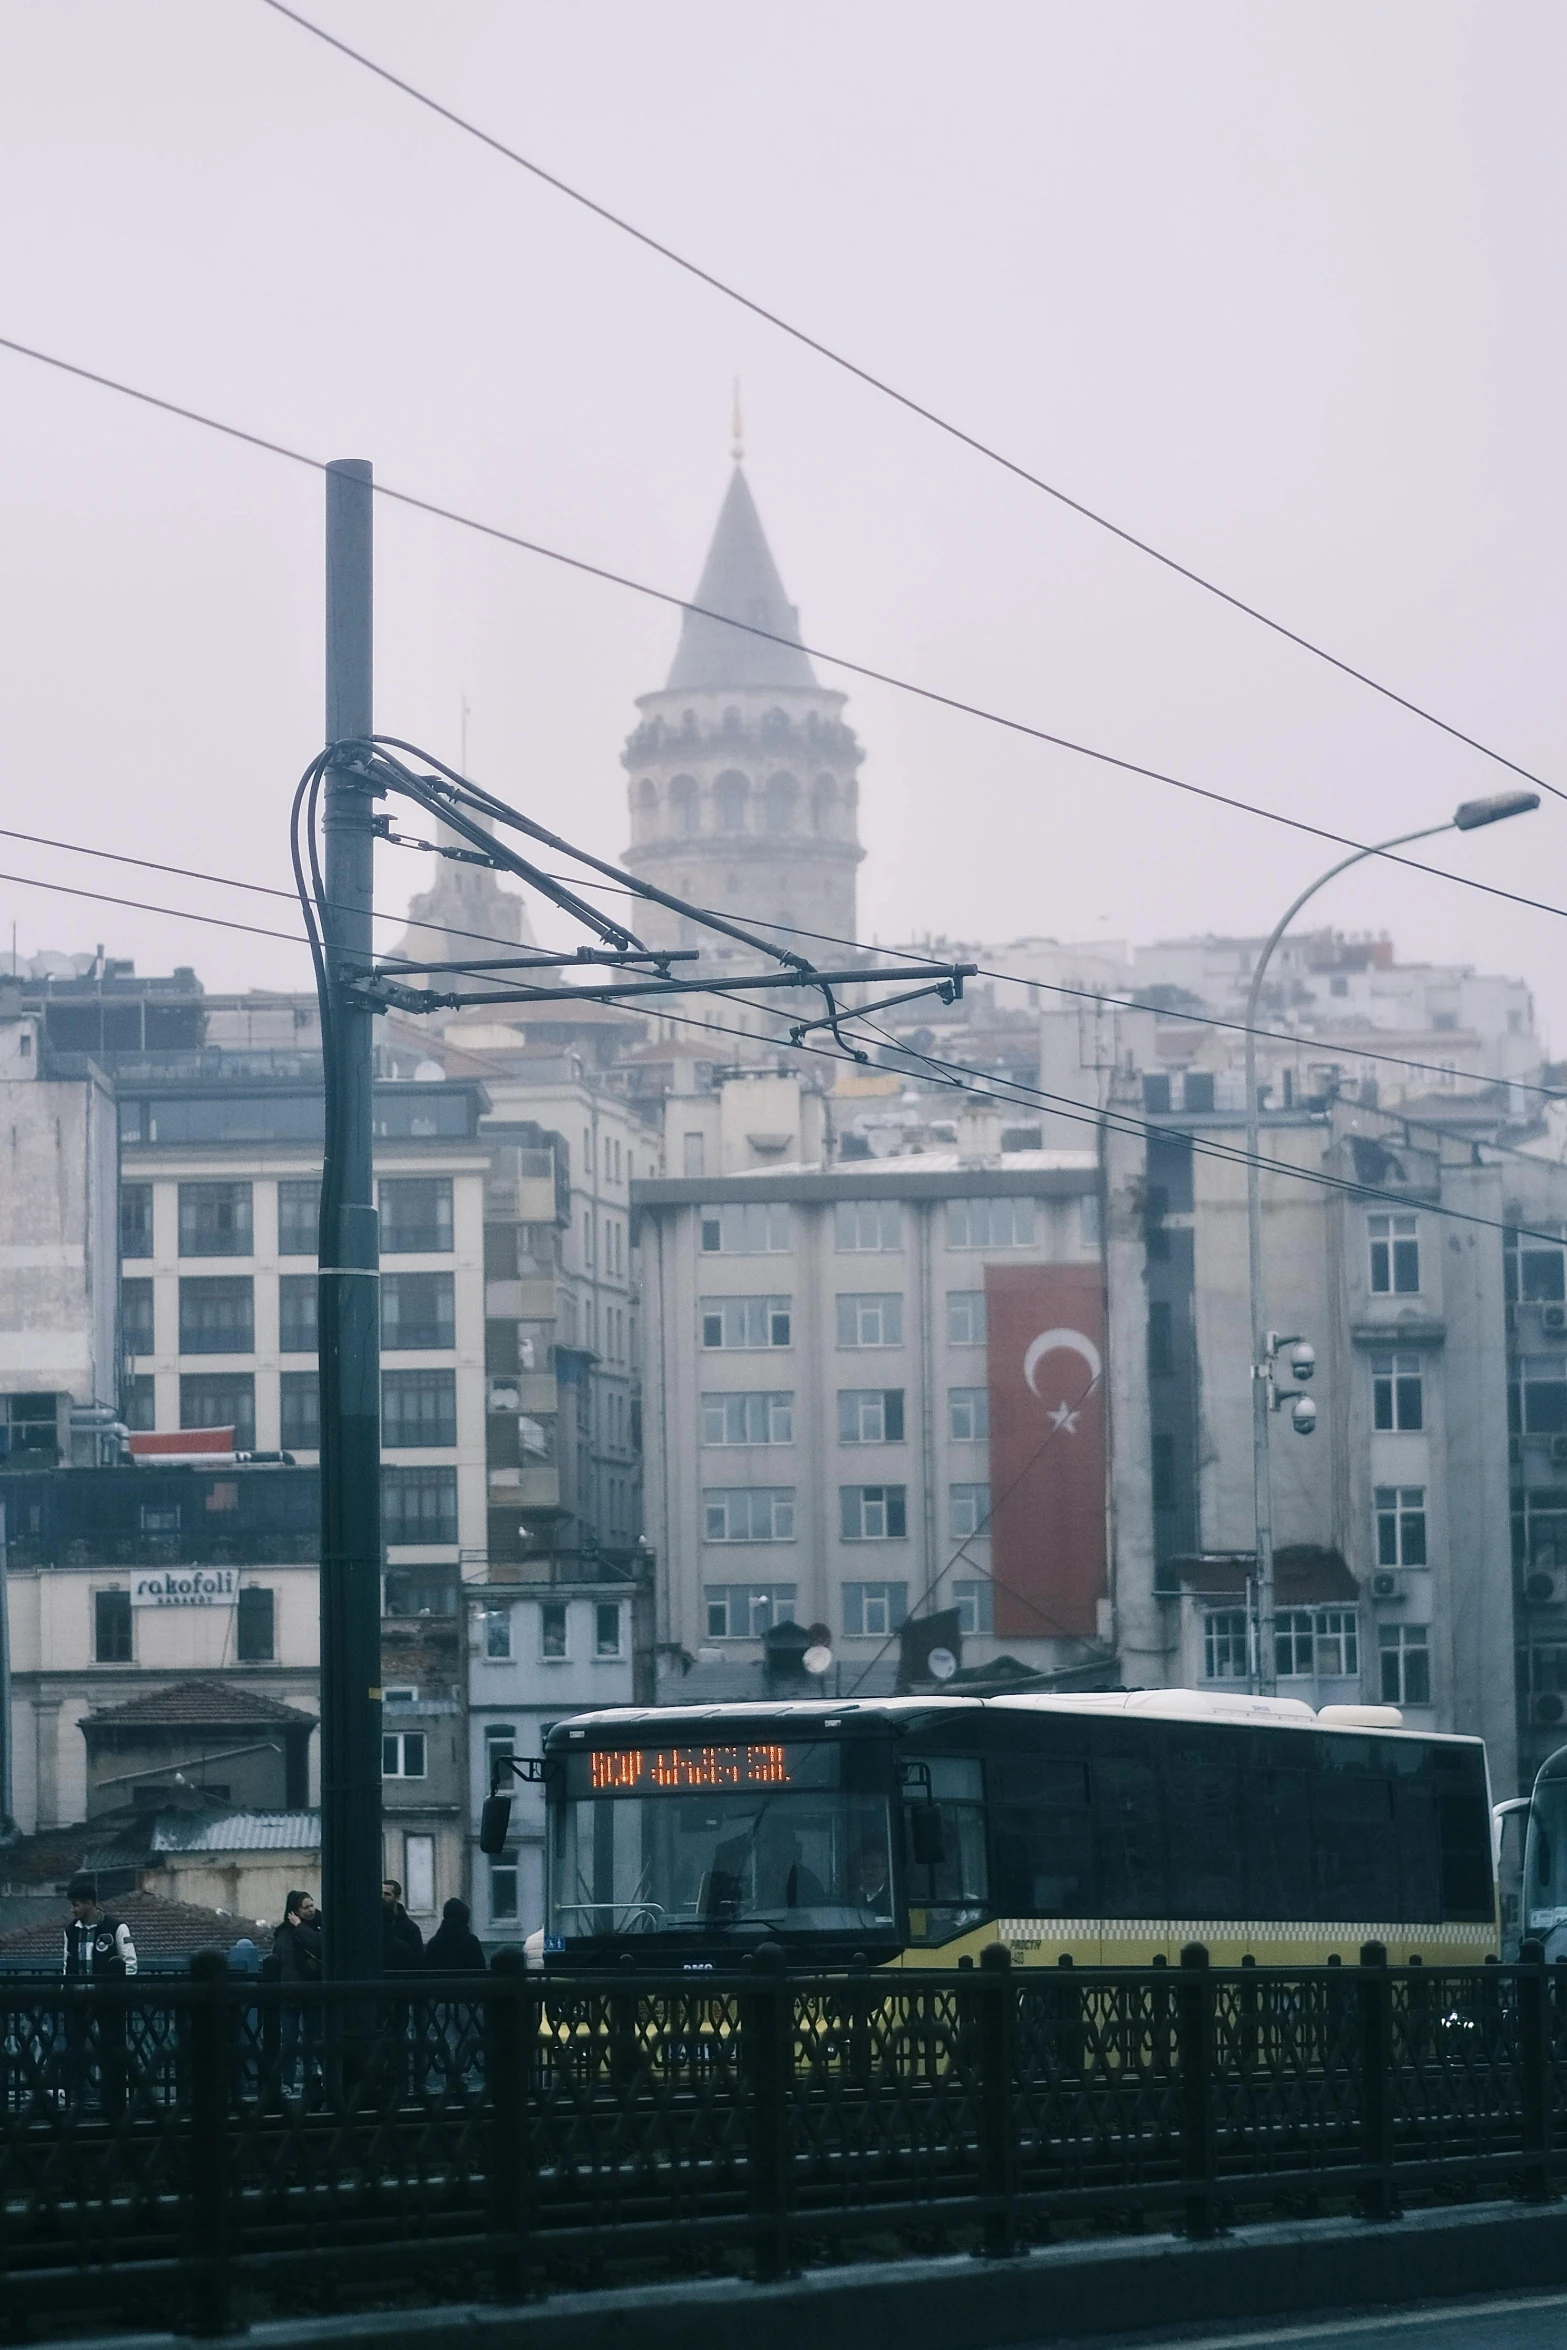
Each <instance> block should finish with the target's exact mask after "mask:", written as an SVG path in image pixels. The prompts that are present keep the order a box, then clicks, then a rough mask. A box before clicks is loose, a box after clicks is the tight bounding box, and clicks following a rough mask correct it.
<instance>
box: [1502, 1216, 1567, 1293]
mask: <svg viewBox="0 0 1567 2350" xmlns="http://www.w3.org/2000/svg"><path fill="white" fill-rule="evenodd" d="M1502 1273H1503V1287H1504V1293H1505V1295H1506V1299H1507V1303H1508V1304H1509V1305H1510V1306H1512V1305H1526V1306H1532V1305H1542V1306H1545V1305H1551V1306H1554V1305H1560V1304H1561V1303H1562V1301H1563V1300H1564V1299H1567V1258H1564V1256H1563V1253H1562V1249H1561V1246H1560V1244H1557V1245H1555V1246H1553V1245H1552V1244H1551V1243H1550V1242H1549V1241H1544V1240H1539V1239H1537V1238H1536V1237H1535V1235H1534V1234H1533V1233H1528V1234H1524V1233H1521V1232H1508V1233H1506V1234H1505V1235H1504V1236H1503V1240H1502Z"/></svg>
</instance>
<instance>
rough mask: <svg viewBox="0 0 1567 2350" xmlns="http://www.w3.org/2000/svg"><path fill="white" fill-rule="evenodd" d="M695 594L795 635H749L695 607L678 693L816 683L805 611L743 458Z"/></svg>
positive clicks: (682, 647) (686, 628)
mask: <svg viewBox="0 0 1567 2350" xmlns="http://www.w3.org/2000/svg"><path fill="white" fill-rule="evenodd" d="M692 601H693V603H696V604H700V605H702V606H703V607H704V608H705V610H706V611H707V612H721V613H723V614H724V615H725V617H726V618H728V619H730V620H741V621H745V622H746V623H747V624H748V625H749V626H750V627H752V628H765V629H768V630H769V631H770V632H771V637H782V638H784V639H786V640H787V641H786V642H784V643H782V644H777V643H774V642H772V641H771V638H770V637H766V636H748V635H747V634H746V633H745V631H744V630H743V629H739V628H725V627H724V625H723V622H722V621H720V620H708V619H706V618H704V616H703V614H702V613H701V612H687V614H686V616H685V619H684V621H683V622H682V623H681V629H680V643H679V645H678V647H677V648H676V652H675V662H674V667H673V668H672V669H671V670H670V672H669V685H668V688H667V690H668V691H669V692H670V693H691V692H698V693H699V692H701V691H702V690H703V689H704V688H705V689H709V690H711V689H714V688H716V689H719V690H722V689H723V688H724V687H726V686H738V685H773V686H791V685H792V686H814V685H815V683H816V676H815V672H814V671H813V670H812V668H811V664H810V662H809V660H808V659H807V657H806V655H805V652H804V650H803V649H802V647H801V645H800V623H799V618H798V615H797V614H796V612H795V608H794V606H793V605H792V604H791V603H790V601H789V599H788V597H787V596H786V595H785V594H784V585H783V581H782V580H781V579H780V578H779V576H778V566H777V564H776V563H775V562H774V561H773V557H772V549H771V548H770V547H769V546H768V544H767V538H766V534H765V533H764V531H763V529H762V518H761V516H760V515H759V514H758V513H757V511H756V500H755V499H754V498H753V497H752V495H751V491H750V487H749V485H748V483H747V481H746V478H745V475H744V474H743V473H742V472H741V470H740V468H739V466H738V465H737V466H736V467H735V469H734V473H733V476H732V477H731V480H730V483H729V488H728V490H727V492H726V493H725V497H724V502H723V506H722V508H721V509H720V511H719V516H718V528H717V529H716V530H715V531H714V533H713V543H712V545H711V546H710V547H709V548H708V551H707V561H706V563H704V565H703V566H702V577H701V580H700V581H699V583H698V586H697V591H696V594H695V596H694V597H693V598H692Z"/></svg>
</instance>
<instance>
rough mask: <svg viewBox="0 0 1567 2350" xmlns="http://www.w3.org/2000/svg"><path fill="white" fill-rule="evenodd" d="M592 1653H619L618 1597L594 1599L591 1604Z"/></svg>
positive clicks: (611, 1654) (613, 1654)
mask: <svg viewBox="0 0 1567 2350" xmlns="http://www.w3.org/2000/svg"><path fill="white" fill-rule="evenodd" d="M593 1653H594V1655H595V1656H605V1657H608V1656H619V1654H620V1602H619V1600H618V1599H600V1600H595V1601H594V1604H593Z"/></svg>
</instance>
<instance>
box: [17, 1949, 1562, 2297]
mask: <svg viewBox="0 0 1567 2350" xmlns="http://www.w3.org/2000/svg"><path fill="white" fill-rule="evenodd" d="M1564 2159H1567V1968H1550V1969H1548V1968H1547V1967H1546V1966H1545V1964H1544V1963H1543V1960H1542V1958H1541V1957H1540V1955H1539V1951H1538V1946H1537V1945H1531V1946H1526V1954H1525V1958H1524V1961H1523V1962H1522V1963H1521V1964H1519V1965H1517V1966H1509V1967H1502V1966H1496V1965H1488V1966H1485V1967H1471V1968H1460V1969H1450V1968H1437V1967H1421V1966H1418V1965H1415V1966H1408V1967H1396V1968H1395V1967H1390V1966H1389V1965H1388V1964H1387V1961H1386V1957H1385V1954H1384V1953H1383V1952H1382V1950H1381V1948H1380V1946H1379V1945H1376V1944H1368V1945H1367V1946H1366V1948H1365V1950H1364V1951H1363V1953H1362V1959H1361V1964H1360V1965H1359V1966H1356V1967H1333V1966H1329V1967H1325V1968H1316V1969H1310V1970H1298V1969H1282V1968H1279V1969H1275V1968H1264V1967H1253V1966H1243V1967H1239V1968H1235V1969H1224V1970H1220V1969H1217V1968H1211V1967H1210V1966H1209V1965H1208V1962H1207V1955H1206V1953H1205V1952H1204V1951H1203V1950H1202V1949H1201V1948H1200V1947H1197V1946H1193V1947H1192V1948H1191V1949H1189V1950H1188V1951H1187V1952H1185V1953H1184V1954H1183V1959H1182V1963H1181V1965H1180V1966H1179V1967H1160V1966H1157V1965H1156V1966H1153V1967H1150V1968H1139V1969H1135V1970H1133V1969H1125V1970H1122V1969H1112V1968H1097V1967H1094V1968H1090V1967H1070V1966H1067V1965H1065V1964H1063V1965H1062V1966H1060V1967H1058V1968H1050V1969H1032V1968H1029V1969H1018V1970H1014V1969H1013V1968H1012V1967H1011V1965H1010V1964H1009V1961H1008V1954H1007V1952H1006V1951H1005V1950H1004V1949H1003V1948H1001V1947H999V1946H997V1947H996V1948H994V1949H992V1950H990V1951H987V1952H986V1953H985V1954H984V1958H983V1960H982V1963H981V1964H980V1966H978V1967H977V1968H976V1967H967V1968H963V1969H960V1970H958V1971H956V1972H952V1973H947V1972H939V1973H938V1972H934V1971H931V1972H926V1971H923V1970H915V1969H909V1970H907V1971H903V1970H897V1971H891V1972H889V1971H886V1970H870V1969H868V1968H865V1967H863V1966H859V1967H856V1968H852V1969H850V1970H849V1971H848V1972H847V1973H841V1974H835V1975H823V1974H795V1973H792V1972H788V1971H786V1970H785V1968H784V1967H783V1965H782V1964H781V1962H780V1960H779V1957H778V1956H777V1954H776V1953H775V1952H774V1951H772V1950H768V1949H764V1950H763V1951H761V1952H759V1953H758V1954H757V1956H756V1957H755V1959H754V1960H752V1961H750V1962H748V1963H746V1964H743V1965H737V1966H736V1967H734V1968H733V1969H732V1970H730V1971H728V1972H725V1973H721V1974H720V1973H716V1972H714V1973H707V1972H702V1973H693V1972H686V1973H669V1972H660V1973H654V1972H651V1971H649V1972H640V1971H636V1970H633V1969H630V1968H624V1967H622V1968H618V1969H616V1970H614V1971H611V1972H608V1973H604V1974H598V1975H593V1976H574V1977H570V1978H564V1977H560V1976H554V1975H551V1976H538V1975H527V1974H524V1973H522V1972H521V1971H520V1970H517V1969H516V1968H515V1965H514V1964H513V1966H512V1968H511V1969H509V1970H508V1971H500V1970H497V1971H496V1972H493V1973H491V1974H489V1975H487V1976H483V1977H468V1978H464V1979H453V1980H443V1979H437V1978H435V1977H433V1976H430V1977H424V1976H419V1977H412V1976H409V1977H392V1978H389V1979H388V1980H387V1981H386V1982H383V1983H379V1984H376V1985H373V1986H361V1987H355V1986H352V1985H349V1986H332V1987H326V1988H323V1987H319V1986H311V1987H308V1988H307V1987H303V1986H292V1985H282V1984H258V1983H257V1982H255V1981H254V1980H253V1979H250V1978H241V1977H235V1976H231V1975H229V1974H228V1973H227V1971H226V1968H225V1964H224V1961H223V1960H222V1959H221V1958H218V1957H215V1956H208V1957H203V1958H200V1959H197V1960H195V1961H193V1963H192V1968H191V1973H190V1975H189V1977H188V1978H185V1977H182V1978H164V1979H162V1980H158V1981H151V1980H143V1981H139V1982H133V1983H124V1984H101V1985H91V1984H89V1985H79V1984H62V1983H60V1982H58V1981H51V1982H41V1981H39V1980H37V1979H22V1978H14V1977H13V1978H11V1979H10V1980H9V1981H6V1980H5V1979H3V1978H0V2307H4V2308H5V2309H7V2310H9V2311H12V2312H16V2313H19V2314H20V2313H27V2312H29V2311H40V2312H41V2311H45V2310H57V2311H68V2310H72V2309H75V2308H78V2307H80V2308H83V2309H88V2308H92V2307H97V2308H100V2309H101V2308H103V2307H104V2306H105V2305H109V2306H117V2307H118V2308H120V2310H121V2311H122V2312H124V2313H127V2314H130V2315H134V2314H135V2313H136V2312H137V2311H138V2310H142V2311H146V2310H148V2309H151V2310H152V2311H153V2312H154V2314H155V2315H156V2316H157V2320H158V2322H159V2323H162V2324H166V2323H167V2322H168V2319H169V2315H170V2312H171V2310H173V2309H176V2308H179V2307H180V2306H181V2305H183V2308H184V2312H185V2314H186V2316H187V2318H188V2322H189V2323H190V2324H191V2326H192V2327H193V2329H194V2330H195V2331H197V2332H199V2333H210V2332H217V2331H222V2330H224V2329H225V2328H227V2327H228V2326H230V2325H231V2324H232V2323H233V2322H234V2319H235V2316H236V2314H237V2313H240V2312H242V2309H243V2305H244V2295H245V2292H246V2290H247V2288H260V2289H262V2290H263V2291H267V2292H274V2293H275V2292H277V2291H280V2290H281V2291H283V2292H285V2293H286V2292H288V2291H289V2290H291V2289H292V2288H293V2285H295V2284H297V2283H298V2282H300V2281H302V2280H304V2279H306V2278H307V2277H310V2278H314V2279H315V2280H319V2279H320V2278H321V2277H322V2276H323V2275H324V2274H329V2275H330V2276H331V2277H332V2278H333V2280H334V2281H335V2282H336V2283H337V2284H339V2285H341V2286H342V2287H343V2288H344V2289H345V2290H351V2289H352V2282H353V2280H354V2279H355V2278H359V2279H361V2280H363V2281H364V2282H365V2283H366V2284H367V2285H369V2286H371V2287H373V2289H374V2290H376V2291H377V2292H380V2291H384V2290H385V2289H386V2288H387V2286H388V2285H389V2284H390V2283H394V2282H400V2283H401V2284H403V2285H405V2286H406V2287H407V2288H408V2289H409V2290H411V2291H417V2292H419V2293H421V2294H425V2295H428V2296H429V2297H431V2298H443V2297H444V2298H470V2297H472V2295H473V2294H474V2292H475V2291H476V2290H477V2289H480V2288H482V2287H484V2286H485V2285H486V2284H487V2285H488V2288H489V2289H490V2290H491V2291H492V2292H493V2293H494V2294H495V2295H496V2296H497V2297H499V2298H502V2299H514V2298H516V2297H518V2296H520V2295H523V2294H525V2293H527V2292H529V2291H531V2290H533V2289H535V2287H536V2286H537V2284H538V2283H539V2282H540V2281H541V2279H544V2278H547V2277H548V2276H550V2275H558V2274H561V2273H563V2272H566V2271H574V2272H575V2273H579V2274H581V2273H586V2274H590V2275H601V2274H603V2273H604V2269H605V2265H606V2263H611V2262H612V2263H614V2264H616V2265H617V2266H618V2267H619V2268H620V2270H621V2272H622V2273H624V2271H625V2267H626V2264H627V2263H632V2264H640V2266H641V2267H642V2268H643V2269H646V2270H651V2269H656V2268H658V2267H660V2266H664V2267H668V2266H669V2265H670V2264H671V2263H674V2264H676V2265H678V2264H679V2263H681V2262H687V2263H689V2262H690V2261H692V2260H693V2259H710V2258H712V2257H715V2256H718V2255H720V2254H722V2253H723V2252H724V2251H725V2249H726V2248H727V2249H728V2251H729V2252H730V2253H733V2252H735V2251H740V2252H743V2253H745V2254H747V2255H748V2257H749V2260H750V2263H751V2266H752V2270H753V2273H754V2274H756V2275H757V2276H759V2277H770V2276H777V2275H779V2274H780V2273H782V2272H784V2271H785V2270H787V2269H789V2268H791V2267H793V2266H796V2265H799V2264H800V2263H801V2262H802V2261H805V2260H808V2259H811V2258H813V2257H820V2256H821V2255H822V2254H823V2253H824V2252H825V2251H826V2250H827V2249H828V2248H830V2247H832V2246H833V2245H835V2244H842V2243H844V2242H846V2241H848V2240H850V2239H854V2238H860V2239H865V2238H882V2239H889V2238H890V2239H893V2240H897V2241H902V2242H903V2243H905V2244H907V2243H910V2242H913V2243H920V2244H929V2243H931V2242H939V2241H961V2240H965V2239H967V2238H971V2239H972V2241H973V2242H974V2244H975V2247H976V2249H978V2250H981V2251H983V2252H984V2253H985V2254H987V2255H989V2256H990V2257H993V2258H1001V2257H1005V2256H1007V2255H1008V2254H1010V2253H1012V2252H1014V2251H1016V2250H1017V2249H1019V2248H1020V2246H1021V2245H1022V2244H1023V2243H1025V2242H1028V2241H1038V2240H1039V2239H1040V2237H1041V2236H1042V2235H1044V2234H1046V2233H1048V2231H1049V2229H1050V2228H1051V2226H1052V2225H1057V2226H1068V2227H1072V2226H1082V2225H1085V2224H1092V2223H1095V2222H1098V2223H1100V2224H1103V2223H1104V2222H1105V2221H1107V2220H1108V2221H1110V2222H1112V2223H1114V2222H1120V2223H1121V2224H1136V2223H1139V2222H1141V2221H1143V2220H1145V2219H1155V2218H1161V2217H1162V2218H1163V2219H1164V2220H1165V2221H1166V2222H1167V2223H1169V2222H1174V2223H1175V2224H1178V2225H1181V2226H1183V2227H1184V2228H1185V2229H1186V2230H1187V2231H1189V2232H1190V2233H1193V2234H1196V2235H1208V2234H1212V2233H1214V2232H1216V2231H1217V2230H1219V2229H1221V2228H1223V2227H1224V2226H1225V2225H1227V2224H1229V2222H1230V2221H1231V2220H1232V2219H1234V2218H1235V2217H1237V2216H1242V2215H1244V2216H1252V2217H1261V2216H1264V2215H1265V2214H1267V2213H1268V2212H1270V2211H1272V2212H1277V2211H1280V2210H1283V2211H1289V2212H1293V2213H1296V2214H1306V2215H1309V2214H1311V2213H1313V2212H1317V2211H1335V2212H1342V2211H1344V2210H1345V2209H1351V2210H1358V2211H1360V2212H1361V2213H1363V2214H1364V2215H1365V2216H1366V2217H1368V2218H1378V2217H1383V2216H1386V2215H1388V2214H1389V2213H1391V2212H1393V2211H1395V2210H1396V2209H1397V2208H1398V2207H1399V2205H1400V2203H1401V2202H1402V2201H1405V2200H1407V2199H1409V2198H1411V2197H1414V2196H1418V2195H1430V2194H1433V2193H1434V2194H1437V2195H1455V2194H1456V2195H1462V2196H1471V2195H1473V2194H1475V2193H1476V2192H1489V2193H1491V2194H1496V2195H1506V2194H1512V2195H1517V2196H1524V2197H1529V2198H1533V2199H1540V2198H1544V2197H1545V2196H1547V2195H1548V2194H1549V2193H1550V2192H1551V2188H1552V2181H1553V2177H1554V2175H1555V2171H1556V2168H1557V2166H1558V2164H1559V2163H1561V2162H1562V2161H1563V2160H1564ZM236 2294H238V2295H239V2299H238V2300H237V2299H236Z"/></svg>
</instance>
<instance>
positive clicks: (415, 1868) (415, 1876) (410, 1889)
mask: <svg viewBox="0 0 1567 2350" xmlns="http://www.w3.org/2000/svg"><path fill="white" fill-rule="evenodd" d="M412 1775H413V1774H412V1773H410V1774H409V1776H410V1777H411V1776H412ZM403 1902H404V1905H405V1907H406V1908H407V1909H408V1910H409V1911H410V1912H411V1913H412V1915H413V1916H415V1917H421V1918H423V1917H433V1916H434V1914H435V1838H434V1837H433V1836H405V1837H404V1838H403Z"/></svg>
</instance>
